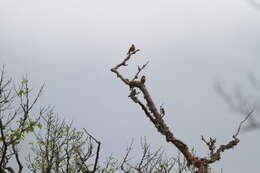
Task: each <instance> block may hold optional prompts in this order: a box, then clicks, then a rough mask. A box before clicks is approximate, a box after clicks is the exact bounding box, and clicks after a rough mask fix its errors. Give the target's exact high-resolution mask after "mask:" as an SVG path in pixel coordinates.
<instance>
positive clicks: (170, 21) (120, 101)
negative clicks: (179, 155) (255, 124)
mask: <svg viewBox="0 0 260 173" xmlns="http://www.w3.org/2000/svg"><path fill="white" fill-rule="evenodd" d="M132 43H135V44H136V45H137V47H139V48H140V49H141V52H140V53H138V55H137V56H136V59H135V60H134V62H133V61H132V62H130V66H129V67H128V69H129V70H128V71H127V70H124V72H125V74H126V75H131V74H133V73H134V72H135V70H136V65H137V64H142V63H145V62H146V61H147V60H150V64H149V66H148V68H146V70H145V74H146V75H147V78H148V79H147V80H148V83H147V85H148V86H149V88H150V89H151V93H152V94H153V97H154V99H155V100H156V102H157V103H158V104H161V103H164V104H165V107H166V113H167V114H166V119H167V122H168V124H169V125H170V126H171V127H172V129H173V131H174V132H175V133H176V135H177V136H178V137H180V138H181V139H183V140H184V141H185V142H187V144H188V145H189V146H194V147H195V148H196V149H197V151H198V153H203V151H204V150H205V149H206V147H205V146H203V144H202V142H201V141H200V135H202V134H203V135H205V136H212V137H216V138H217V140H218V142H219V143H221V144H222V143H224V142H227V141H228V140H230V137H231V136H232V134H233V133H234V131H235V130H236V128H237V125H238V123H239V121H240V120H241V119H240V117H239V116H236V115H235V114H234V113H231V112H229V109H228V106H227V105H226V104H225V103H224V102H223V101H222V100H221V99H220V97H219V96H218V95H217V94H216V93H215V91H214V89H213V84H214V82H215V81H216V80H220V81H222V82H223V83H224V84H225V86H228V87H230V88H232V86H233V85H235V84H237V83H241V84H243V83H244V82H246V81H247V73H248V72H250V71H253V72H254V73H255V74H256V77H258V78H260V71H259V64H260V60H259V55H260V50H259V44H260V11H257V10H256V9H255V8H252V6H250V3H248V2H247V1H246V0H229V1H227V0H214V1H208V0H197V1H193V0H169V1H166V0H162V1H158V0H157V1H155V0H131V1H124V0H109V1H105V0H96V1H90V0H85V1H83V0H76V1H68V0H45V1H37V0H13V1H10V0H2V1H0V64H5V65H6V68H7V72H8V74H9V76H13V77H15V78H16V79H19V78H20V77H22V76H23V75H24V74H28V76H29V78H30V80H31V81H32V83H33V86H34V88H37V87H39V86H40V85H41V84H42V83H43V82H45V83H46V89H45V92H44V95H43V97H42V100H41V103H42V104H52V105H55V106H56V112H57V113H58V114H59V115H60V116H61V117H66V118H67V119H69V120H74V123H75V125H76V126H77V127H78V128H83V127H85V128H87V129H89V130H90V131H91V132H92V133H94V134H95V136H97V138H99V139H100V140H102V142H103V148H102V150H103V152H104V155H105V154H106V155H108V154H109V153H115V154H116V155H117V156H122V154H123V153H124V149H125V146H126V144H127V143H129V142H130V141H131V139H132V138H134V139H136V143H137V144H138V143H139V138H140V137H141V136H146V137H147V139H148V141H150V142H151V143H152V144H153V145H154V147H157V146H161V145H162V146H165V149H168V150H169V152H168V155H171V154H174V153H175V151H176V149H175V148H174V147H173V146H171V145H166V144H165V141H164V138H163V137H162V136H160V135H158V134H157V132H156V130H155V129H154V128H153V126H152V125H151V123H150V122H148V120H147V118H146V117H145V116H144V114H143V113H142V112H141V110H140V109H139V108H138V107H137V106H136V105H134V104H133V103H132V102H131V101H130V100H129V99H128V98H127V95H128V88H127V87H126V86H124V85H123V84H122V83H121V82H120V81H119V80H117V79H116V78H115V76H114V74H112V73H111V72H110V71H109V69H110V68H111V67H112V66H113V65H115V64H117V63H119V62H120V61H121V60H122V58H124V56H125V55H126V52H127V49H128V47H129V46H130V45H131V44H132ZM186 124H188V125H189V127H187V125H186ZM259 146H260V140H259V131H255V132H252V133H248V134H243V135H241V144H240V145H239V146H238V147H237V148H235V149H234V150H230V151H228V152H226V153H224V155H223V160H221V161H220V162H219V163H217V164H215V166H214V168H215V171H218V172H220V168H221V167H222V168H224V172H236V173H244V172H248V168H250V171H251V172H259V171H260V166H259V159H258V158H259V154H260V150H259ZM168 150H167V151H168ZM234 164H235V165H234Z"/></svg>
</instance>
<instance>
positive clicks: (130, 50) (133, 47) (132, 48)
mask: <svg viewBox="0 0 260 173" xmlns="http://www.w3.org/2000/svg"><path fill="white" fill-rule="evenodd" d="M134 51H135V45H134V44H132V45H131V47H130V48H129V50H128V52H127V55H129V54H130V53H131V52H134Z"/></svg>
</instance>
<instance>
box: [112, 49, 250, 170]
mask: <svg viewBox="0 0 260 173" xmlns="http://www.w3.org/2000/svg"><path fill="white" fill-rule="evenodd" d="M130 49H131V48H130ZM130 49H129V50H130ZM138 51H140V50H139V49H134V50H131V51H128V54H127V56H126V58H125V59H124V60H123V61H122V62H121V63H119V64H118V65H116V66H115V67H113V68H112V69H111V71H112V72H113V73H115V74H116V76H117V77H118V78H119V79H120V80H121V81H122V82H123V83H124V84H125V85H127V86H128V87H129V89H130V94H129V96H128V97H129V98H130V99H131V100H132V101H133V102H134V103H136V104H137V105H138V106H139V107H140V108H141V109H142V110H143V111H144V114H145V115H146V116H147V118H148V119H149V120H150V122H151V123H152V124H153V125H154V127H155V128H156V129H157V131H158V132H159V133H160V134H161V135H163V136H164V137H165V139H166V141H167V142H170V143H172V144H173V145H174V146H175V147H177V149H178V150H179V151H180V152H181V153H182V155H183V156H184V157H185V159H186V161H187V166H188V167H190V166H193V167H195V168H196V171H195V172H196V173H208V172H209V165H210V164H212V163H214V162H216V161H218V160H220V159H221V153H223V152H224V151H226V150H228V149H230V148H233V147H235V146H236V145H237V144H238V143H239V141H240V140H239V139H238V135H239V132H240V128H241V126H242V124H243V123H244V121H246V120H247V119H248V117H249V116H250V115H251V114H252V111H250V112H248V115H247V117H246V118H245V119H244V120H243V121H242V122H241V123H240V125H239V128H238V130H237V133H236V134H234V135H233V136H232V139H231V140H230V141H229V142H228V143H227V144H224V145H220V146H219V147H217V146H216V139H213V138H210V139H209V140H206V139H205V138H204V137H202V141H203V142H204V143H205V144H206V145H207V146H208V149H209V155H208V156H205V157H196V156H195V155H194V154H193V153H192V152H191V150H190V149H189V147H188V145H187V144H185V143H184V142H183V141H182V140H180V139H178V138H176V136H175V134H174V133H173V132H172V131H171V130H170V128H169V127H168V125H167V124H166V122H165V121H164V119H163V117H164V114H165V110H164V108H163V107H162V106H161V107H160V108H159V109H158V108H157V106H156V104H155V102H154V100H153V98H152V96H151V94H150V92H149V90H148V89H147V87H146V76H144V75H143V76H142V77H141V78H139V74H140V73H141V71H142V70H143V69H144V68H145V67H146V65H147V63H146V64H145V65H143V66H141V67H140V66H138V68H137V72H136V73H135V75H134V76H133V77H132V79H129V78H126V77H124V76H123V75H122V74H121V73H120V72H119V68H120V67H124V66H127V62H128V61H129V60H130V59H131V57H132V56H133V55H135V54H136V53H137V52H138ZM139 95H142V96H143V98H144V101H142V100H141V99H140V98H139V97H138V96H139Z"/></svg>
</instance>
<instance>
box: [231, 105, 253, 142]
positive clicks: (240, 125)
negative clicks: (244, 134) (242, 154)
mask: <svg viewBox="0 0 260 173" xmlns="http://www.w3.org/2000/svg"><path fill="white" fill-rule="evenodd" d="M253 112H254V110H253V109H252V110H251V111H250V112H249V113H248V114H247V116H246V117H245V118H244V119H243V120H242V121H241V122H240V123H239V126H238V129H237V132H236V134H235V135H233V138H236V137H237V136H238V135H239V132H240V129H241V127H242V125H243V123H244V122H246V120H247V119H248V118H249V117H250V116H251V115H252V114H253Z"/></svg>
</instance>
